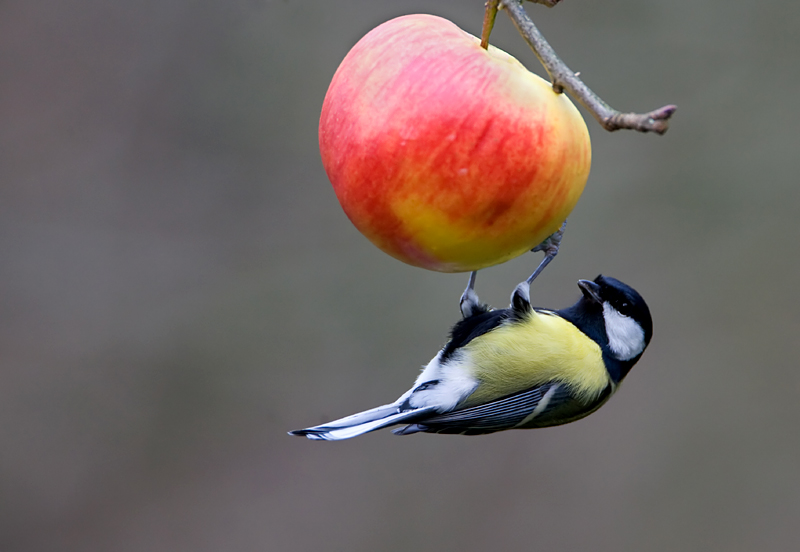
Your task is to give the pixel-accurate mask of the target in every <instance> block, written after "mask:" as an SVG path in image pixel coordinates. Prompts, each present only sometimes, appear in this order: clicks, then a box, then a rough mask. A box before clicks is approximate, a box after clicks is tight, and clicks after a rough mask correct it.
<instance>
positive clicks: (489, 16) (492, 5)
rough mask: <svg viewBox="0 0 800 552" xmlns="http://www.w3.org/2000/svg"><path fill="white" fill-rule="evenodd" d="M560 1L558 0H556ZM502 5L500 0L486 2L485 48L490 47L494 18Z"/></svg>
mask: <svg viewBox="0 0 800 552" xmlns="http://www.w3.org/2000/svg"><path fill="white" fill-rule="evenodd" d="M556 2H558V0H556ZM499 6H500V0H488V2H486V11H485V12H484V14H483V29H482V30H481V48H483V49H484V50H488V49H489V35H490V34H492V29H493V28H494V20H495V18H496V17H497V8H498V7H499Z"/></svg>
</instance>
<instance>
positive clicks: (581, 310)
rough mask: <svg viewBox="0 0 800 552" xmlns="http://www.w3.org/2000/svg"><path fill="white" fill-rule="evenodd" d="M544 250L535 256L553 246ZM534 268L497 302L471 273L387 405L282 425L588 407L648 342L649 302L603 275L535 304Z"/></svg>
mask: <svg viewBox="0 0 800 552" xmlns="http://www.w3.org/2000/svg"><path fill="white" fill-rule="evenodd" d="M562 230H563V227H562ZM557 246H558V244H557V243H556V244H555V251H556V252H557V248H558V247H557ZM539 250H544V249H539ZM545 251H546V257H545V260H544V261H543V264H546V263H547V262H549V261H550V260H552V257H553V256H554V255H555V252H554V251H553V250H552V248H551V250H550V251H547V250H545ZM542 268H543V266H542V265H540V266H539V268H537V271H536V272H534V273H533V274H532V275H531V277H530V278H528V279H527V280H525V281H523V282H521V283H520V284H519V285H517V286H516V287H515V288H514V291H513V293H512V294H511V302H510V305H509V307H508V308H504V309H492V308H490V307H489V306H488V305H487V304H485V303H482V302H481V301H480V299H479V298H478V296H477V294H476V293H475V291H474V284H475V273H472V274H471V276H470V281H469V284H468V286H467V289H466V291H465V292H464V294H463V295H462V297H461V301H460V309H461V314H462V318H461V319H460V320H459V321H458V322H456V324H455V325H454V326H453V327H452V329H451V331H450V338H449V340H448V341H447V343H446V344H445V345H444V347H442V349H441V350H440V351H439V352H438V353H437V354H436V356H435V357H434V358H433V359H432V360H431V361H430V362H429V363H428V364H427V365H426V366H425V367H424V368H423V370H422V372H421V373H420V374H419V376H418V377H417V379H416V381H415V382H414V385H413V386H412V387H411V389H409V390H408V391H406V392H405V393H403V394H402V395H401V396H400V397H399V398H398V399H397V400H396V401H394V402H392V403H390V404H386V405H383V406H379V407H377V408H372V409H370V410H366V411H364V412H360V413H358V414H353V415H351V416H347V417H345V418H341V419H338V420H334V421H331V422H328V423H326V424H322V425H318V426H315V427H309V428H306V429H300V430H295V431H290V432H289V434H290V435H297V436H305V437H307V438H308V439H312V440H324V441H337V440H342V439H349V438H352V437H356V436H358V435H362V434H364V433H368V432H371V431H376V430H379V429H383V428H387V427H390V426H402V427H398V428H395V429H394V430H393V432H394V433H395V434H397V435H410V434H414V433H423V432H424V433H445V434H461V435H481V434H487V433H494V432H497V431H503V430H508V429H532V428H542V427H550V426H558V425H562V424H567V423H570V422H574V421H576V420H579V419H581V418H584V417H586V416H588V415H589V414H591V413H593V412H595V411H596V410H597V409H598V408H600V407H601V406H603V405H604V404H605V403H606V401H608V399H609V398H610V397H611V395H613V394H614V393H615V392H616V390H617V389H618V388H619V386H620V384H621V383H622V381H623V379H624V378H625V376H627V374H628V372H629V371H630V370H631V368H632V367H633V366H634V365H635V364H636V363H637V362H638V361H639V359H640V358H641V356H642V353H644V350H645V349H646V348H647V346H648V345H649V343H650V339H651V338H652V335H653V322H652V319H651V316H650V309H649V308H648V306H647V303H646V302H645V300H644V299H643V298H642V296H641V295H640V294H639V293H638V292H637V291H636V290H634V289H633V288H632V287H630V286H628V285H627V284H624V283H622V282H620V281H619V280H617V279H614V278H611V277H606V276H603V275H599V276H597V277H596V278H595V279H594V280H578V287H579V288H580V291H581V296H580V299H578V301H577V302H576V303H575V304H573V305H572V306H570V307H567V308H564V309H560V310H551V309H545V308H535V307H533V306H531V301H530V283H531V282H532V280H533V278H535V277H536V275H537V274H538V273H539V272H541V269H542Z"/></svg>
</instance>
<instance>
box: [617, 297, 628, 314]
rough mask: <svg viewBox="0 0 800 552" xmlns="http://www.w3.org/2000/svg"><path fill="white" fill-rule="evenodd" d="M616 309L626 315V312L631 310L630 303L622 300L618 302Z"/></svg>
mask: <svg viewBox="0 0 800 552" xmlns="http://www.w3.org/2000/svg"><path fill="white" fill-rule="evenodd" d="M617 310H618V311H619V313H620V314H624V315H626V316H627V315H628V313H629V312H630V310H631V309H630V304H629V303H627V302H625V301H623V302H622V303H620V304H619V308H618V309H617Z"/></svg>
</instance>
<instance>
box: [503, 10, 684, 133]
mask: <svg viewBox="0 0 800 552" xmlns="http://www.w3.org/2000/svg"><path fill="white" fill-rule="evenodd" d="M530 1H532V2H535V3H537V4H545V5H547V6H549V7H552V6H554V5H556V4H557V3H558V2H559V0H530ZM500 7H501V9H504V10H505V11H506V13H507V14H508V16H509V17H510V18H511V21H512V22H513V23H514V26H515V27H516V28H517V30H518V31H519V33H520V34H521V35H522V37H523V38H524V39H525V41H526V42H527V43H528V46H530V47H531V49H532V50H533V53H534V54H536V57H537V58H539V61H540V62H541V64H542V65H543V66H544V68H545V70H546V71H547V74H548V75H549V76H550V80H551V81H552V83H553V89H554V90H555V91H556V92H558V93H559V94H560V93H561V92H563V91H565V90H566V91H567V92H569V93H570V95H571V96H572V97H574V98H575V99H576V100H577V101H578V102H579V103H580V104H581V105H582V106H583V107H585V108H586V109H587V110H589V112H590V113H591V114H592V116H593V117H594V118H595V119H597V122H599V123H600V125H601V126H602V127H603V128H604V129H606V130H609V131H611V130H618V129H621V128H627V129H632V130H638V131H639V132H656V133H658V134H664V133H665V132H666V131H667V129H668V128H669V118H670V117H671V116H672V114H673V113H675V110H676V109H677V107H676V106H674V105H665V106H664V107H660V108H658V109H656V110H654V111H651V112H649V113H622V112H620V111H617V110H616V109H613V108H612V107H611V106H609V105H608V104H607V103H606V102H604V101H603V100H602V99H601V98H600V97H599V96H598V95H597V94H595V93H594V92H592V91H591V90H590V89H589V87H588V86H586V85H585V84H584V83H583V81H582V80H581V79H579V78H578V75H577V74H576V73H574V72H572V71H571V70H570V68H569V67H567V66H566V64H565V63H564V62H563V61H561V59H560V58H559V57H558V55H557V54H556V52H555V50H553V47H552V46H550V44H548V42H547V40H545V38H544V37H543V36H542V34H541V33H540V32H539V29H537V28H536V26H535V25H534V24H533V21H531V18H530V17H528V14H527V13H526V12H525V10H524V9H523V8H522V4H521V3H520V0H500Z"/></svg>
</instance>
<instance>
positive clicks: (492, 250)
mask: <svg viewBox="0 0 800 552" xmlns="http://www.w3.org/2000/svg"><path fill="white" fill-rule="evenodd" d="M319 143H320V150H321V154H322V162H323V165H324V167H325V170H326V172H327V174H328V177H329V178H330V181H331V183H332V184H333V188H334V190H335V192H336V196H337V197H338V199H339V202H340V203H341V205H342V208H343V209H344V211H345V213H346V214H347V216H348V217H349V218H350V220H351V221H352V222H353V224H354V225H355V226H356V228H358V230H360V231H361V232H362V233H363V234H364V235H365V236H366V237H367V238H369V239H370V240H371V241H372V242H373V243H374V244H375V245H376V246H378V247H379V248H380V249H382V250H383V251H385V252H386V253H388V254H389V255H392V256H393V257H396V258H397V259H400V260H401V261H404V262H406V263H409V264H411V265H415V266H419V267H423V268H427V269H430V270H437V271H441V272H461V271H468V270H477V269H480V268H484V267H487V266H491V265H495V264H499V263H502V262H505V261H508V260H509V259H512V258H514V257H516V256H518V255H521V254H522V253H524V252H526V251H528V250H530V249H531V248H532V247H534V246H536V245H538V244H539V243H541V242H542V241H543V240H544V239H545V238H546V237H547V236H549V235H550V234H552V233H553V232H555V231H556V230H557V229H558V228H559V226H560V225H561V223H562V222H563V221H564V219H566V217H567V215H568V214H569V213H570V211H572V209H573V207H574V206H575V204H576V202H577V201H578V198H579V197H580V195H581V192H582V191H583V187H584V185H585V184H586V179H587V178H588V176H589V167H590V164H591V146H590V142H589V133H588V131H587V129H586V124H585V123H584V121H583V118H582V117H581V115H580V113H579V112H578V110H577V109H576V108H575V106H574V105H572V103H571V102H570V101H569V99H567V97H566V96H565V95H564V94H557V93H556V92H554V91H553V89H552V87H551V86H550V84H549V83H548V82H546V81H544V80H543V79H541V78H539V77H537V76H536V75H534V74H533V73H531V72H529V71H528V70H527V69H525V67H523V66H522V64H521V63H520V62H518V61H517V60H516V59H515V58H513V57H511V56H510V55H509V54H507V53H505V52H503V51H502V50H499V49H497V48H495V47H493V46H489V49H488V50H484V49H483V48H481V46H480V41H479V40H478V39H477V38H475V37H474V36H472V35H470V34H468V33H466V32H464V31H462V30H461V29H459V28H458V27H457V26H456V25H455V24H453V23H452V22H450V21H448V20H446V19H442V18H440V17H435V16H431V15H409V16H404V17H399V18H397V19H393V20H391V21H388V22H386V23H384V24H382V25H380V26H378V27H376V28H375V29H373V30H372V31H370V32H369V33H368V34H367V35H366V36H364V37H363V38H362V39H361V40H360V41H359V42H358V43H357V44H356V45H355V46H354V47H353V49H352V50H350V52H349V53H348V54H347V56H346V57H345V59H344V60H343V61H342V63H341V65H340V66H339V68H338V70H337V71H336V74H335V75H334V77H333V80H332V82H331V84H330V87H329V88H328V93H327V95H326V96H325V101H324V103H323V106H322V115H321V118H320V124H319Z"/></svg>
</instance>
